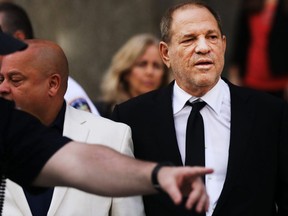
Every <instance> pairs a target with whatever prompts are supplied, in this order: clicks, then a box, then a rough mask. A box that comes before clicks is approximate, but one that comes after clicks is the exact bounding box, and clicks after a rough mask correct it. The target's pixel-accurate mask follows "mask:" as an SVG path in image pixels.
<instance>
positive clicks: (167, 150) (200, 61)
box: [113, 1, 288, 216]
mask: <svg viewBox="0 0 288 216" xmlns="http://www.w3.org/2000/svg"><path fill="white" fill-rule="evenodd" d="M161 34H162V41H161V42H160V46H159V49H160V53H161V56H162V59H163V61H164V62H165V64H166V65H167V66H168V67H169V68H170V69H171V70H172V72H173V74H174V77H175V81H173V82H172V83H171V84H170V85H169V86H168V87H165V88H163V89H160V90H156V91H153V92H150V93H147V94H145V95H142V96H140V97H137V98H134V99H132V100H130V101H127V102H125V103H123V104H120V105H118V106H116V107H115V109H114V112H113V119H114V120H116V121H121V122H124V123H126V124H128V125H129V126H130V127H131V128H132V138H133V143H134V148H135V156H136V157H137V158H140V159H145V160H152V161H157V162H164V161H172V162H173V163H174V164H175V165H177V166H182V165H185V164H186V162H185V160H186V158H190V156H191V155H192V154H193V151H190V150H187V148H186V143H185V142H186V134H189V133H191V131H189V133H186V122H187V119H188V116H189V113H190V110H191V109H193V108H191V106H190V105H187V101H189V102H190V103H192V104H194V103H195V101H200V102H205V106H204V107H203V108H202V109H201V110H200V114H201V116H202V118H203V123H204V141H205V146H204V144H203V152H205V154H204V155H203V157H205V158H204V161H205V165H206V166H208V167H212V168H213V169H214V173H212V174H210V175H206V178H205V184H206V188H207V191H208V194H209V196H210V205H209V210H208V211H207V213H206V215H207V216H211V215H213V216H240V215H241V216H258V215H259V216H260V215H261V216H272V215H273V216H274V215H288V168H287V167H286V166H288V149H287V145H288V141H287V134H288V116H287V104H286V103H285V102H284V101H282V100H280V99H277V98H274V97H273V96H270V95H267V94H265V93H262V92H257V91H254V90H249V89H245V88H242V87H238V86H235V85H232V84H231V83H229V82H228V81H225V80H224V79H222V78H221V73H222V70H223V67H224V54H225V48H226V38H225V36H224V35H223V32H222V28H221V23H220V19H219V17H218V15H217V13H216V12H215V11H214V10H213V9H211V8H210V7H209V6H207V5H206V4H205V3H201V2H196V1H194V2H190V3H183V4H180V5H176V6H174V7H172V8H170V9H169V10H168V11H167V12H166V14H165V15H164V16H163V18H162V21H161ZM194 105H195V104H194ZM194 105H192V106H193V107H194ZM197 125H200V124H197ZM194 139H195V138H194ZM196 144H197V143H196ZM196 144H195V142H194V143H193V138H192V142H191V144H190V145H192V146H193V145H194V146H195V145H196ZM187 146H189V143H188V144H187ZM194 152H195V151H194ZM196 152H197V151H196ZM198 155H200V152H199V154H198ZM196 157H197V154H196ZM194 158H195V156H194ZM144 205H145V211H146V214H147V216H159V215H165V216H172V215H173V216H182V215H197V214H195V213H194V212H190V211H187V210H185V209H184V208H183V207H181V206H180V207H179V206H175V205H174V204H173V203H172V202H171V200H170V199H169V198H168V197H167V196H165V195H164V194H159V195H151V196H150V195H149V196H144Z"/></svg>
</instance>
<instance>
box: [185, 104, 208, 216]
mask: <svg viewBox="0 0 288 216" xmlns="http://www.w3.org/2000/svg"><path fill="white" fill-rule="evenodd" d="M186 105H189V106H192V110H191V112H190V115H189V117H188V121H187V128H186V157H185V158H186V159H185V165H186V166H205V141H204V124H203V118H202V115H201V114H200V112H199V111H200V110H201V109H202V108H203V107H204V106H205V105H206V103H205V102H204V101H199V100H197V101H195V102H193V103H191V102H189V101H187V102H186ZM203 180H205V178H203ZM204 182H205V181H204ZM193 209H194V208H193ZM189 215H191V216H196V215H197V216H204V215H205V213H201V214H198V213H196V212H195V210H193V211H192V212H191V214H189Z"/></svg>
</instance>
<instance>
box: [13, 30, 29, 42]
mask: <svg viewBox="0 0 288 216" xmlns="http://www.w3.org/2000/svg"><path fill="white" fill-rule="evenodd" d="M13 36H14V37H15V38H17V39H19V40H25V39H26V35H25V33H24V32H23V31H22V30H17V31H16V32H14V34H13Z"/></svg>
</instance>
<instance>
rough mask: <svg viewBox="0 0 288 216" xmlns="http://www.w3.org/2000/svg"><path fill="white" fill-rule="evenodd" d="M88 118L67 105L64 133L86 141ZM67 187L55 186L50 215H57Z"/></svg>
mask: <svg viewBox="0 0 288 216" xmlns="http://www.w3.org/2000/svg"><path fill="white" fill-rule="evenodd" d="M86 123H87V120H86V119H83V117H82V116H81V115H80V113H79V112H78V111H77V112H75V110H74V108H73V107H70V106H68V105H67V106H66V111H65V119H64V126H63V135H64V136H67V137H69V138H71V139H73V140H75V141H80V142H86V141H87V138H88V135H89V129H88V128H87V127H86ZM67 190H68V188H67V187H55V189H54V193H53V197H52V201H51V204H50V208H49V211H48V216H50V215H51V216H52V215H55V213H56V212H57V210H58V208H59V207H60V204H61V203H62V201H63V199H64V198H65V194H66V192H67Z"/></svg>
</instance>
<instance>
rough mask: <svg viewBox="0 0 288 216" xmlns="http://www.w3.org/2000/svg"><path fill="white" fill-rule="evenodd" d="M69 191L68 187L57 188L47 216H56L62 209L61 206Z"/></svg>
mask: <svg viewBox="0 0 288 216" xmlns="http://www.w3.org/2000/svg"><path fill="white" fill-rule="evenodd" d="M67 190H68V188H67V187H55V189H54V192H53V197H52V200H51V204H50V207H49V211H48V214H47V216H53V215H55V214H56V212H57V209H58V208H59V207H60V204H61V203H62V201H63V199H64V197H65V194H66V192H67Z"/></svg>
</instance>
